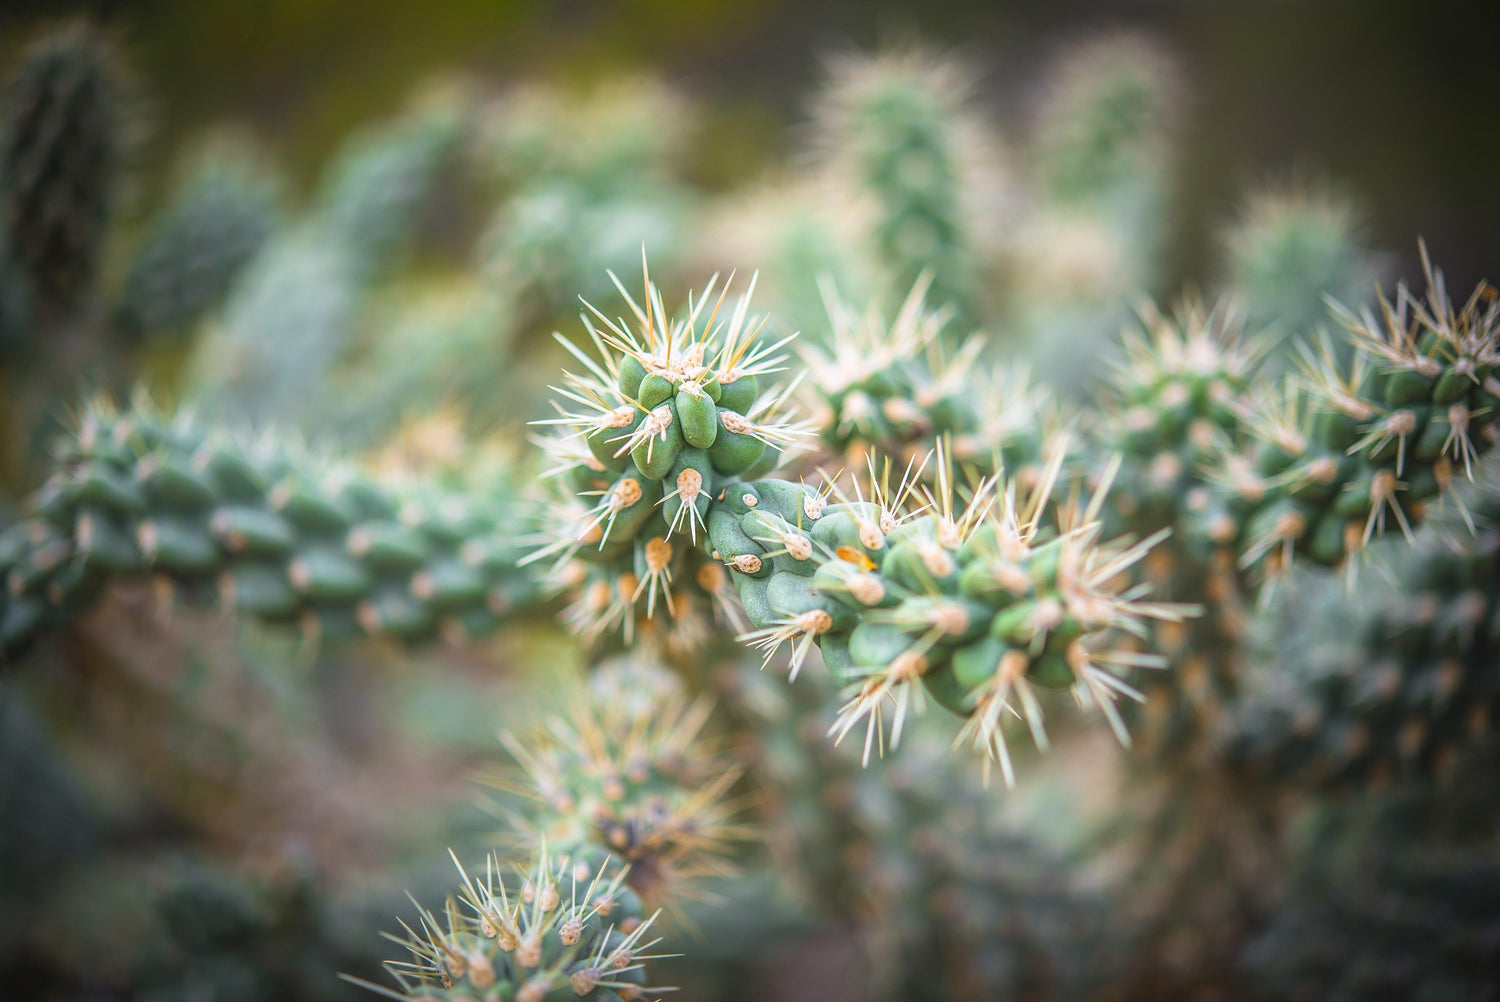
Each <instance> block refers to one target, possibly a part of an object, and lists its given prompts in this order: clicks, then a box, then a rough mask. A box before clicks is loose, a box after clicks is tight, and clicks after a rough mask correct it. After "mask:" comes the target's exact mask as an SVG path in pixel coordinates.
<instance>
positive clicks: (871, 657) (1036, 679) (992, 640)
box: [710, 448, 1191, 782]
mask: <svg viewBox="0 0 1500 1002" xmlns="http://www.w3.org/2000/svg"><path fill="white" fill-rule="evenodd" d="M1063 459H1064V451H1063V450H1062V449H1061V448H1059V449H1057V450H1055V451H1054V453H1053V455H1052V456H1051V457H1050V459H1049V462H1048V464H1047V467H1046V469H1045V470H1044V472H1043V474H1042V476H1041V478H1040V479H1039V481H1038V483H1037V484H1036V485H1035V487H1034V488H1033V489H1032V490H1031V491H1029V492H1027V493H1026V494H1025V495H1018V492H1017V490H1016V488H1015V486H1014V485H1008V486H1006V487H1005V488H1003V489H998V490H997V482H996V481H995V480H994V479H986V480H984V481H981V482H980V483H979V484H978V485H976V486H975V487H974V489H973V490H972V492H971V494H970V497H969V498H968V500H967V502H966V503H965V504H964V505H963V506H962V508H959V507H957V506H956V504H955V493H956V492H955V488H954V486H953V484H952V482H951V477H952V473H951V471H948V470H947V467H948V463H947V461H946V458H945V457H940V459H939V464H938V465H939V467H940V470H942V471H943V472H941V475H940V476H939V478H938V488H937V490H936V492H933V491H930V490H929V491H926V492H925V496H926V501H925V503H923V504H918V503H913V501H912V499H913V498H914V497H917V496H919V495H917V494H916V490H917V487H916V484H917V481H918V479H919V478H920V469H915V470H914V469H912V468H908V470H907V475H906V477H905V478H904V479H903V482H902V484H901V486H900V487H898V488H897V489H896V490H894V491H891V490H888V489H885V487H883V486H880V485H881V484H882V481H875V484H874V486H872V489H871V493H872V495H873V496H874V498H875V500H872V501H866V500H862V495H863V492H860V495H859V497H857V498H856V499H854V500H849V499H847V495H843V492H842V491H840V495H841V496H840V498H839V500H838V501H836V502H835V503H832V504H828V503H825V499H824V495H823V494H822V493H821V492H818V491H815V490H813V489H811V488H809V487H805V486H803V485H798V484H792V483H789V482H786V481H758V482H755V483H747V484H740V485H734V486H733V487H732V488H731V489H729V490H727V491H726V497H725V502H724V508H723V510H722V512H720V513H716V514H715V524H711V526H710V534H711V538H712V541H713V544H714V547H715V552H716V554H717V556H718V557H719V558H720V559H722V560H724V561H725V562H726V563H727V564H728V565H729V566H730V567H731V574H732V576H733V578H734V582H735V586H736V588H737V590H738V591H739V594H740V598H741V601H742V602H743V604H744V608H745V612H746V616H747V618H748V619H749V620H750V622H751V624H752V625H754V626H755V627H757V629H756V630H755V631H753V632H751V633H750V634H747V635H746V638H745V639H748V640H750V641H752V642H754V643H756V644H757V645H759V646H762V647H764V648H766V649H767V650H768V651H775V650H776V649H777V648H778V647H780V646H781V645H782V644H785V643H792V644H793V655H792V661H791V666H792V671H793V673H794V674H795V673H796V672H797V671H798V670H799V669H800V667H801V665H802V663H803V661H804V660H805V659H806V657H807V654H808V652H809V651H810V648H811V647H812V645H813V644H817V646H818V647H819V648H820V649H821V650H822V653H823V660H824V662H825V664H826V665H827V666H828V668H829V669H830V671H831V672H832V673H833V674H834V677H835V678H836V679H837V680H838V681H839V682H840V683H841V684H844V685H846V686H847V700H846V703H845V705H844V708H843V710H842V711H841V712H840V714H839V716H838V719H837V720H836V722H835V724H834V728H833V733H834V734H835V735H836V736H837V737H840V738H842V737H843V736H844V735H846V734H848V733H849V732H850V731H851V730H853V728H854V727H855V726H857V725H858V724H859V723H861V722H865V724H866V736H865V757H866V759H868V757H869V754H870V752H871V750H872V747H874V746H875V745H876V742H877V739H878V741H879V743H880V747H881V748H882V750H883V747H884V741H885V729H884V715H885V713H886V710H887V708H888V707H889V708H893V718H892V725H891V732H890V740H891V743H892V745H894V744H895V743H897V742H898V741H899V739H900V735H901V730H902V726H903V723H904V720H905V718H906V716H907V714H908V713H909V712H913V711H918V712H919V711H920V710H921V709H922V708H923V706H924V705H925V701H926V698H927V697H928V696H931V697H932V698H933V699H934V700H935V701H936V702H938V703H939V704H940V705H941V706H943V707H944V708H945V709H948V710H950V711H951V712H953V713H955V714H957V715H959V716H961V717H963V718H964V719H965V726H964V728H963V730H962V732H961V733H960V735H959V739H958V743H967V744H970V745H972V747H973V748H974V749H975V750H976V751H979V752H980V753H981V754H982V755H983V756H984V757H985V761H986V762H987V763H988V762H989V761H991V760H992V759H993V760H997V761H998V762H999V763H1000V766H1001V769H1002V772H1003V774H1004V776H1005V778H1006V780H1007V782H1013V780H1014V775H1013V770H1012V765H1011V759H1010V754H1009V752H1008V750H1007V747H1006V742H1005V734H1004V728H1005V724H1006V722H1007V721H1006V717H1007V715H1012V714H1018V715H1021V716H1024V717H1025V718H1026V720H1027V722H1028V724H1029V726H1030V729H1031V732H1032V734H1033V736H1034V737H1035V739H1036V740H1037V742H1038V744H1041V745H1045V743H1046V737H1045V731H1044V729H1043V727H1042V706H1041V701H1040V699H1039V698H1038V696H1037V693H1036V691H1035V690H1034V688H1033V687H1034V686H1039V687H1041V688H1044V689H1046V688H1057V689H1071V690H1072V692H1073V694H1074V696H1075V698H1076V699H1077V700H1078V701H1079V702H1080V703H1082V704H1084V705H1088V706H1096V707H1098V708H1099V709H1100V710H1101V711H1102V712H1103V713H1104V714H1105V716H1106V717H1107V719H1108V720H1109V721H1110V724H1111V726H1112V727H1113V729H1114V730H1115V732H1116V734H1117V735H1118V736H1119V737H1120V739H1121V740H1122V741H1127V740H1128V737H1127V735H1126V732H1125V730H1124V726H1123V723H1122V722H1121V720H1120V718H1119V715H1118V711H1117V710H1116V709H1115V707H1114V700H1115V698H1116V697H1117V696H1120V695H1124V696H1127V697H1132V698H1134V697H1135V692H1134V690H1133V689H1131V688H1130V686H1129V685H1127V684H1126V683H1125V682H1124V681H1123V680H1122V679H1121V678H1120V676H1119V672H1120V671H1121V670H1123V669H1125V668H1129V667H1132V666H1152V665H1155V664H1156V663H1157V662H1156V661H1155V660H1154V659H1153V658H1151V657H1150V656H1149V655H1141V654H1138V653H1134V652H1132V651H1130V650H1127V649H1125V647H1124V645H1122V644H1119V643H1118V642H1117V637H1118V635H1119V634H1121V633H1128V634H1136V635H1139V634H1141V632H1142V631H1143V629H1144V624H1145V623H1146V622H1148V621H1150V620H1153V619H1166V620H1180V619H1182V618H1183V617H1184V616H1185V615H1187V614H1188V613H1189V612H1190V611H1191V610H1190V609H1188V608H1186V607H1177V606H1172V605H1166V604H1153V603H1148V602H1145V601H1143V596H1142V591H1141V590H1140V589H1139V588H1136V589H1128V590H1122V589H1121V588H1120V586H1119V580H1120V578H1121V577H1122V576H1123V575H1124V574H1125V572H1127V571H1128V570H1129V569H1130V568H1131V567H1132V566H1133V565H1134V564H1135V563H1136V562H1138V561H1139V560H1140V559H1141V558H1142V557H1143V556H1144V555H1145V554H1146V553H1147V552H1148V551H1149V549H1150V547H1151V546H1152V545H1153V544H1155V543H1156V542H1158V541H1159V537H1155V538H1151V539H1147V540H1143V541H1140V542H1138V543H1134V544H1128V543H1125V542H1102V541H1101V539H1100V533H1101V529H1102V527H1101V525H1100V523H1099V520H1098V518H1099V509H1100V507H1101V506H1102V504H1103V499H1104V496H1105V493H1106V492H1107V490H1108V484H1107V483H1104V484H1101V485H1100V489H1099V490H1098V491H1097V492H1096V493H1095V495H1094V497H1093V498H1092V499H1091V500H1090V501H1089V502H1088V504H1087V505H1086V506H1080V505H1077V504H1073V503H1069V504H1067V505H1063V506H1061V507H1052V506H1049V502H1050V500H1051V494H1052V489H1053V487H1054V485H1055V483H1056V481H1057V478H1058V475H1059V472H1060V470H1061V467H1062V464H1063ZM1106 479H1107V478H1106ZM884 483H888V479H887V480H886V481H884ZM1050 517H1055V518H1056V519H1057V524H1056V526H1053V525H1049V524H1047V519H1048V518H1050ZM768 658H769V654H768Z"/></svg>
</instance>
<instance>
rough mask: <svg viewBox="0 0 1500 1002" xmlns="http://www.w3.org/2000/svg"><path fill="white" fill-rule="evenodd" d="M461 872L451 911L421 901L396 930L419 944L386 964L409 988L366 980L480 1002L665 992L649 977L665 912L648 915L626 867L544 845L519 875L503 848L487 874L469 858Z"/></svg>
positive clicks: (404, 992)
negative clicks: (557, 853) (412, 922)
mask: <svg viewBox="0 0 1500 1002" xmlns="http://www.w3.org/2000/svg"><path fill="white" fill-rule="evenodd" d="M455 863H457V859H456V858H455ZM459 874H460V877H461V878H462V884H463V886H462V888H461V889H460V890H459V893H458V896H457V897H456V898H449V899H448V901H447V902H446V904H445V905H444V907H443V909H442V912H441V913H440V914H441V915H442V917H441V918H439V917H438V915H435V914H434V913H432V912H430V911H428V910H427V909H425V908H424V909H421V910H420V911H419V912H418V919H417V929H415V930H413V929H412V928H411V927H410V926H405V929H406V933H407V936H406V938H404V939H402V938H398V937H392V939H394V940H395V941H396V942H398V943H400V944H401V945H403V946H405V947H406V948H407V949H408V950H410V951H411V960H410V961H393V962H391V963H389V964H387V965H386V966H387V967H388V968H389V969H390V971H391V974H392V976H394V977H395V979H396V980H397V982H398V983H399V984H400V986H401V990H400V991H394V990H392V989H389V988H385V987H382V986H379V985H374V984H370V983H368V982H359V981H357V980H356V983H357V984H362V985H363V986H364V987H367V988H370V989H372V990H374V991H376V992H379V993H380V994H382V995H385V996H387V997H389V998H393V999H408V998H410V999H433V1000H437V999H450V998H451V999H473V1000H475V1002H480V1000H484V999H491V998H504V999H515V1000H516V1002H545V1000H547V999H551V998H565V997H573V998H581V999H587V1000H591V1002H607V1000H611V999H617V998H618V999H623V1000H625V1002H630V1000H633V999H640V998H647V997H652V996H654V994H655V993H657V992H660V991H662V989H660V988H651V987H647V978H646V963H647V962H648V961H650V960H653V959H656V958H655V956H654V955H653V954H650V953H648V952H647V951H649V950H650V949H651V948H652V947H654V946H656V944H657V942H658V940H656V939H654V938H648V937H649V935H650V931H651V926H652V923H653V922H654V920H655V918H656V916H655V915H651V916H649V917H648V916H646V915H645V914H644V911H643V909H642V908H641V904H640V900H639V899H638V898H636V897H635V895H634V894H632V893H631V892H630V890H629V889H628V888H626V887H625V886H624V879H625V875H624V873H623V872H616V874H615V876H613V877H609V876H607V875H606V870H605V869H604V868H603V867H602V866H598V865H592V864H590V863H588V862H585V861H581V860H572V859H570V858H568V857H566V856H564V857H552V856H549V855H548V854H547V852H546V851H542V852H540V853H538V854H537V855H536V856H535V857H534V861H533V862H531V863H530V864H529V865H528V866H526V867H523V868H519V870H518V873H517V875H516V876H515V877H512V876H511V875H509V874H507V873H505V872H504V871H503V869H502V866H501V863H500V861H499V860H498V858H496V857H494V856H491V857H490V858H489V859H488V860H487V861H486V864H485V872H484V874H483V876H478V875H476V876H472V877H471V876H470V875H469V874H468V873H467V872H465V870H464V868H463V866H462V865H459ZM403 925H404V923H403ZM351 980H354V979H351Z"/></svg>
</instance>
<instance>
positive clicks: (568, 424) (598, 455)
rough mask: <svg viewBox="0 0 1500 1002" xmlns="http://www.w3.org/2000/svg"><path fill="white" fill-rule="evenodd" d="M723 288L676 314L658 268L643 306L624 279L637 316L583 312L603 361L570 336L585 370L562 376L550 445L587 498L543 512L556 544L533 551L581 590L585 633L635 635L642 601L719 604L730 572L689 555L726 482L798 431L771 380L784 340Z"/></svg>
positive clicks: (653, 608)
mask: <svg viewBox="0 0 1500 1002" xmlns="http://www.w3.org/2000/svg"><path fill="white" fill-rule="evenodd" d="M714 287H715V282H712V281H711V282H710V283H709V285H708V287H707V288H705V289H704V291H703V292H702V293H701V294H700V295H699V296H698V297H697V298H696V299H693V298H691V297H690V300H689V304H688V312H687V316H686V317H685V318H684V319H681V320H677V321H675V322H674V321H669V320H668V318H667V314H666V310H665V308H664V306H663V304H662V301H661V294H660V292H658V291H657V289H656V287H655V286H654V285H653V284H651V282H650V280H649V278H648V279H647V284H646V296H645V299H646V305H645V306H644V307H642V306H640V305H639V304H637V303H636V302H635V300H633V299H631V298H630V297H629V295H628V294H625V293H624V290H623V287H621V292H622V294H624V295H625V297H626V301H627V303H628V305H629V307H630V312H631V315H632V316H633V318H634V323H632V322H631V321H630V320H626V319H623V318H621V319H619V320H610V319H609V318H608V317H607V316H606V315H605V314H603V313H602V312H600V311H598V310H597V309H593V308H592V307H591V310H592V311H593V313H594V316H595V317H596V318H597V319H598V320H599V321H600V323H601V324H602V325H603V327H602V329H598V328H595V327H594V325H593V322H592V321H591V320H590V319H588V318H587V317H585V318H584V324H585V326H586V328H587V329H588V332H589V337H590V340H591V341H592V343H593V347H594V349H595V352H596V354H597V356H598V357H597V359H596V358H594V357H591V356H590V355H588V354H586V353H585V352H584V351H583V350H581V349H578V348H576V347H572V346H571V345H570V346H569V347H570V350H571V351H572V352H573V355H574V357H575V358H576V359H577V360H578V362H579V364H580V365H581V366H583V369H582V371H581V372H579V373H568V374H567V375H568V379H567V381H566V382H565V383H564V384H563V385H562V386H560V387H558V388H557V392H558V393H560V394H561V395H562V396H563V398H564V399H565V400H567V401H568V404H567V405H566V406H565V405H559V407H558V410H559V412H560V414H561V416H560V417H558V418H556V419H553V420H550V421H544V422H542V423H543V424H547V425H553V426H556V427H557V428H558V429H560V430H561V435H560V437H554V438H548V439H545V440H543V443H542V444H543V446H544V448H547V449H548V450H549V451H552V452H554V453H555V454H556V457H555V458H556V459H557V460H558V463H557V465H556V466H555V467H554V468H553V470H552V471H551V472H552V474H553V475H554V476H555V477H557V478H558V480H559V481H560V482H561V483H563V484H565V485H566V487H567V489H568V492H569V494H571V495H573V496H576V497H577V498H578V499H580V500H581V501H583V502H584V503H583V504H572V505H571V506H568V507H567V508H564V510H561V511H556V510H555V511H550V512H548V513H547V514H546V515H545V517H544V519H543V525H542V532H543V535H544V538H545V539H546V540H547V542H546V544H545V545H544V546H542V547H541V548H540V549H539V550H538V551H537V552H536V553H535V554H534V555H533V556H534V559H537V560H540V559H551V560H552V561H553V565H554V569H555V571H556V572H557V573H558V575H559V578H560V580H562V581H563V582H564V584H565V585H566V586H567V587H568V588H569V589H570V590H571V591H573V592H574V594H575V595H577V596H578V602H575V606H574V608H575V610H576V613H577V616H578V625H579V627H580V629H581V630H582V631H583V632H584V633H585V635H588V636H594V637H597V636H599V635H600V634H602V633H603V632H605V631H606V630H609V629H613V628H622V629H623V630H624V631H625V633H626V636H627V638H628V637H629V636H630V635H631V632H632V631H633V630H634V627H635V623H636V618H637V615H638V608H637V607H638V606H640V607H642V608H643V610H644V613H645V616H646V618H648V619H650V618H653V617H655V615H656V614H657V610H658V609H660V610H661V611H662V613H663V614H664V616H665V617H666V618H667V619H668V620H674V619H686V618H687V617H688V615H689V614H688V612H687V609H689V608H694V607H697V606H699V605H701V604H709V603H712V604H721V603H722V602H723V600H724V599H725V597H726V592H725V591H724V589H723V587H722V585H723V582H722V578H721V575H720V574H716V573H715V572H714V571H713V570H709V571H704V569H703V568H704V566H705V565H701V564H700V565H699V566H697V567H696V568H695V567H693V566H690V565H685V564H684V563H683V561H684V560H687V559H690V555H691V554H693V552H694V551H695V550H696V549H697V548H698V546H699V544H700V543H706V542H707V540H708V535H709V533H708V530H709V527H710V521H711V519H712V518H713V515H714V511H715V509H716V508H717V507H718V505H719V503H720V501H721V500H722V497H723V495H724V492H725V491H726V490H727V485H728V484H731V483H733V482H734V479H735V478H736V477H748V476H753V475H754V472H755V471H756V470H757V469H765V468H767V467H769V466H773V465H774V464H775V463H776V461H777V459H778V458H779V457H780V455H781V453H782V452H783V451H784V450H786V449H787V448H788V447H790V446H791V445H792V444H793V443H794V442H795V441H796V440H797V438H798V437H799V435H800V434H801V428H800V426H799V425H797V424H796V423H794V422H792V421H791V420H789V419H788V417H787V416H786V406H785V405H786V397H787V395H788V390H787V388H783V389H780V390H778V389H775V388H770V387H762V385H761V380H762V378H764V377H769V376H771V375H773V374H774V373H776V372H779V371H780V370H781V368H782V363H783V362H784V361H785V359H784V356H783V355H782V354H781V353H780V349H781V348H782V346H783V344H784V342H774V343H769V344H768V343H763V342H760V341H759V339H758V334H759V330H760V326H761V324H762V323H763V318H755V317H752V316H751V314H750V312H749V309H750V296H749V294H748V293H747V294H746V295H745V296H743V297H741V298H739V299H738V300H735V301H728V306H727V307H726V301H727V297H728V287H727V285H726V287H725V288H724V289H722V290H720V292H719V294H718V296H717V297H715V296H714ZM751 289H752V291H753V283H752V286H751ZM721 311H723V312H724V313H727V316H721ZM580 446H581V447H580ZM569 508H570V509H571V510H568V509H569ZM707 566H711V565H707ZM592 593H600V597H599V599H597V600H596V599H595V598H594V597H593V594H592ZM705 593H706V594H705ZM694 596H696V598H695V597H694ZM699 598H701V599H707V603H701V602H699V601H697V599H699ZM684 600H685V601H686V603H687V605H686V606H685V608H684V611H683V613H682V614H679V612H678V608H677V606H678V603H679V602H683V601H684ZM579 603H582V604H579Z"/></svg>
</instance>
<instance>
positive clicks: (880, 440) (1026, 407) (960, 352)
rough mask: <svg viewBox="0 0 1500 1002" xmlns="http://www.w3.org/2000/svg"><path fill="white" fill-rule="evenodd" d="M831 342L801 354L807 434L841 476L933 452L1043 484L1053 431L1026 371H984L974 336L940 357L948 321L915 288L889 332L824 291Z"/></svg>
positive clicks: (922, 289) (877, 319) (872, 316)
mask: <svg viewBox="0 0 1500 1002" xmlns="http://www.w3.org/2000/svg"><path fill="white" fill-rule="evenodd" d="M824 291H825V300H826V305H827V310H828V321H827V322H828V327H829V335H828V337H827V339H826V342H825V344H823V345H808V346H805V347H804V348H803V350H802V352H801V355H802V358H801V360H802V363H803V365H804V366H805V368H806V371H807V373H808V376H809V379H808V385H809V386H810V388H811V390H812V393H810V394H809V396H812V397H813V400H812V401H811V403H810V409H811V411H812V413H813V424H814V425H815V427H816V430H817V433H818V437H819V439H820V441H821V444H822V445H823V447H824V449H825V450H826V451H827V452H828V453H829V454H830V455H831V457H832V458H834V459H839V460H842V462H843V463H844V465H845V467H846V468H854V469H859V468H861V467H863V466H864V465H865V464H866V463H867V462H868V460H869V459H870V458H871V457H875V456H886V457H891V458H893V459H897V460H899V461H900V462H902V463H903V464H904V463H911V462H914V461H915V462H920V461H921V459H922V458H923V457H924V456H926V455H928V454H930V453H932V452H933V451H934V450H935V449H936V448H937V447H938V444H939V443H946V447H947V448H948V449H949V450H950V452H951V455H952V456H953V457H954V459H955V460H956V461H957V462H958V463H960V464H962V465H963V466H964V467H965V468H966V469H972V470H974V471H976V472H977V473H979V474H980V475H981V476H989V475H992V474H994V473H996V472H997V471H1000V470H1004V471H1005V472H1006V473H1007V474H1009V475H1010V476H1012V477H1014V478H1018V479H1022V480H1031V479H1034V478H1035V477H1036V476H1037V475H1039V473H1040V471H1041V469H1042V467H1043V465H1044V463H1045V458H1046V453H1047V450H1048V446H1049V444H1050V443H1051V442H1052V441H1053V440H1054V439H1055V437H1056V434H1057V429H1056V428H1053V427H1048V426H1049V425H1056V424H1058V421H1057V420H1049V419H1048V413H1047V401H1046V398H1045V396H1044V395H1043V394H1042V393H1041V392H1040V391H1039V390H1038V389H1037V388H1036V387H1034V386H1033V385H1031V381H1030V378H1029V376H1028V374H1027V373H1026V372H1025V370H1024V369H1021V368H1018V367H997V368H993V369H991V368H986V367H982V366H980V365H979V363H978V361H977V359H978V356H979V354H980V352H981V350H982V348H983V338H982V336H981V335H979V334H973V335H970V336H969V337H968V338H966V339H965V340H964V341H963V343H962V344H961V345H960V346H959V347H958V348H957V349H956V350H955V351H954V352H953V357H951V358H947V357H945V354H946V348H945V345H944V340H945V339H944V337H943V332H944V330H945V328H946V327H947V325H948V322H949V319H950V317H951V311H950V310H948V309H936V310H934V309H930V308H928V307H927V306H926V304H925V297H926V295H927V282H926V281H922V280H919V281H918V282H917V284H916V285H914V286H913V287H912V289H911V292H910V293H909V294H908V295H907V298H906V300H905V301H904V302H903V303H902V305H901V308H900V309H899V310H898V311H897V313H896V315H895V316H894V317H893V318H892V319H891V320H890V321H889V323H887V322H886V321H885V319H884V318H883V317H882V315H881V313H880V311H879V310H878V309H876V308H875V307H874V306H873V305H872V306H871V307H869V308H868V309H865V310H863V311H861V310H858V309H857V308H856V307H854V306H853V305H851V304H850V303H848V302H847V301H845V300H843V299H841V298H840V297H839V295H838V293H837V292H836V291H834V290H832V289H825V290H824Z"/></svg>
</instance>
